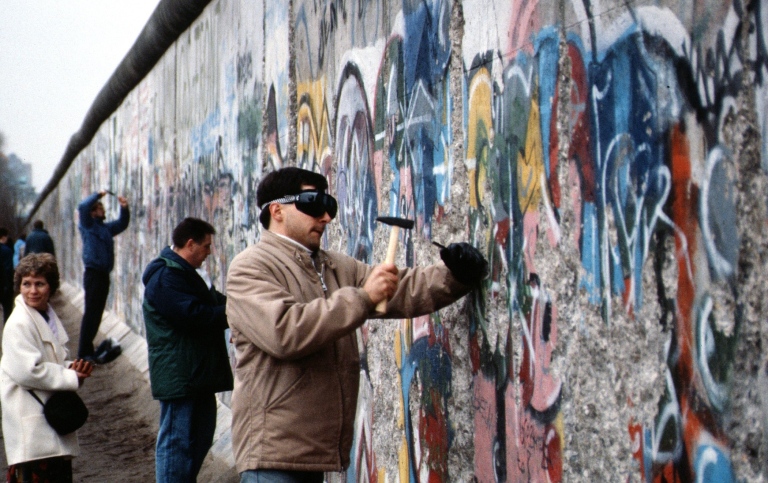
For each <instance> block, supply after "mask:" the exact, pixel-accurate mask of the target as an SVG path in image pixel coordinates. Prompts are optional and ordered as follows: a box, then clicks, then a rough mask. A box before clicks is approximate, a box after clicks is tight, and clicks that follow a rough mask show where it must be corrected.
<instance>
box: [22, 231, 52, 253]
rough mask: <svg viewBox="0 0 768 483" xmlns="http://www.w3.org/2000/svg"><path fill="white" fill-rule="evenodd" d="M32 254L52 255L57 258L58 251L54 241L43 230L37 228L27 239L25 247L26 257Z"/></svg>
mask: <svg viewBox="0 0 768 483" xmlns="http://www.w3.org/2000/svg"><path fill="white" fill-rule="evenodd" d="M30 253H50V254H51V255H53V256H54V257H55V256H56V250H55V249H54V248H53V239H52V238H51V235H49V234H48V231H46V230H45V229H43V228H35V229H34V230H32V233H30V234H29V236H28V237H27V241H26V245H25V247H24V255H29V254H30Z"/></svg>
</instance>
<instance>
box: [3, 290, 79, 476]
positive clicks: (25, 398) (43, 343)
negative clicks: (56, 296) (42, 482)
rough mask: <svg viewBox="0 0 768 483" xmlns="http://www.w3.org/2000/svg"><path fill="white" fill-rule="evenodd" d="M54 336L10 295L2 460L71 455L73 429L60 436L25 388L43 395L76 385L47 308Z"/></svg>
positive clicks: (5, 336) (34, 313) (76, 449)
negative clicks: (13, 303)
mask: <svg viewBox="0 0 768 483" xmlns="http://www.w3.org/2000/svg"><path fill="white" fill-rule="evenodd" d="M48 314H50V317H51V320H52V321H53V322H54V323H55V324H56V327H57V329H58V330H57V332H58V337H55V336H54V334H53V331H52V330H51V328H50V327H49V326H48V324H47V323H46V321H45V319H44V318H43V316H42V315H40V313H39V312H38V311H37V310H35V309H33V308H31V307H29V306H28V305H27V304H25V303H24V299H23V298H22V296H21V295H19V296H17V297H16V307H15V308H14V310H13V312H12V313H11V317H10V318H9V319H8V321H6V323H5V329H4V330H3V343H2V345H3V355H2V358H0V404H1V405H2V418H3V439H4V440H5V455H6V458H7V460H8V465H13V464H17V463H23V462H26V461H33V460H38V459H42V458H51V457H54V456H77V455H78V454H79V453H80V447H79V445H78V442H77V434H76V433H70V434H68V435H66V436H60V435H59V434H58V433H56V431H54V429H53V428H51V427H50V426H49V425H48V422H47V421H46V420H45V416H43V407H42V406H41V405H40V403H38V402H37V401H36V400H35V399H34V398H33V397H32V394H30V393H29V391H28V389H32V390H34V391H35V394H37V396H38V397H39V398H40V399H41V400H42V401H43V402H45V401H47V400H48V398H49V397H50V396H51V394H52V391H73V390H76V389H77V388H78V386H79V384H78V379H77V373H76V372H75V371H74V370H72V369H68V368H67V367H68V366H69V364H70V361H67V360H66V359H67V349H66V348H65V344H66V343H67V341H68V340H69V337H68V336H67V333H66V331H65V330H64V326H62V325H61V321H60V320H59V318H58V317H57V316H56V314H55V313H54V311H53V310H52V309H50V306H49V310H48Z"/></svg>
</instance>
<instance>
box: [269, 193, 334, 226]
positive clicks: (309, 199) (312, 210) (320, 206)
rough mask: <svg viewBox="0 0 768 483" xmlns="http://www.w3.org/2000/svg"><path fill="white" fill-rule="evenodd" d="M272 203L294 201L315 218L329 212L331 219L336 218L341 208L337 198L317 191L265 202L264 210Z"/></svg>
mask: <svg viewBox="0 0 768 483" xmlns="http://www.w3.org/2000/svg"><path fill="white" fill-rule="evenodd" d="M272 203H281V204H288V203H294V204H295V205H296V209H297V210H299V211H300V212H302V213H304V214H307V215H309V216H312V217H314V218H319V217H321V216H323V215H324V214H326V213H328V216H330V217H331V219H333V218H336V212H337V211H338V209H339V205H338V203H337V202H336V198H334V197H333V196H331V195H329V194H328V193H320V192H317V191H303V192H301V193H299V194H297V195H286V196H283V197H282V198H278V199H276V200H272V201H270V202H268V203H264V204H263V205H261V209H262V210H263V209H264V208H266V207H267V206H269V205H271V204H272Z"/></svg>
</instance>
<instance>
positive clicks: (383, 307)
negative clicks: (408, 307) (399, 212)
mask: <svg viewBox="0 0 768 483" xmlns="http://www.w3.org/2000/svg"><path fill="white" fill-rule="evenodd" d="M376 221H379V222H381V223H384V224H385V225H389V226H391V227H392V229H391V230H390V232H389V245H387V258H385V259H384V263H395V254H396V253H397V239H398V236H399V234H400V228H403V229H404V230H410V229H411V228H413V220H408V219H406V218H397V217H395V216H379V217H377V218H376ZM386 311H387V301H386V300H382V301H381V302H379V304H378V305H377V306H376V312H378V313H384V312H386Z"/></svg>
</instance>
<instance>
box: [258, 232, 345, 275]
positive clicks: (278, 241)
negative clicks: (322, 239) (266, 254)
mask: <svg viewBox="0 0 768 483" xmlns="http://www.w3.org/2000/svg"><path fill="white" fill-rule="evenodd" d="M261 241H263V242H264V243H266V244H268V245H270V246H272V247H275V248H277V249H279V250H281V251H286V252H287V253H289V254H290V255H291V257H292V258H295V259H297V260H300V261H302V262H305V263H306V262H309V263H312V262H311V260H312V258H313V253H312V252H311V251H310V250H309V249H308V248H307V247H305V246H304V245H302V244H300V243H299V242H296V241H294V240H291V239H290V238H288V237H286V236H282V235H278V234H277V233H273V232H271V231H269V230H264V231H263V232H262V233H261ZM314 258H315V260H317V261H318V262H319V263H320V264H326V263H330V257H328V253H327V252H326V251H325V250H323V249H322V248H320V249H318V250H317V252H316V253H314ZM330 266H332V264H331V265H330Z"/></svg>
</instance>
